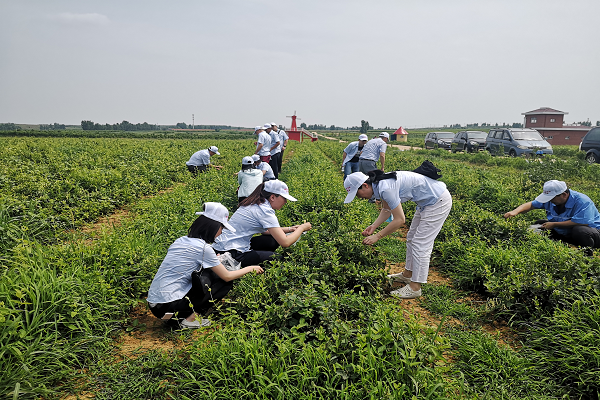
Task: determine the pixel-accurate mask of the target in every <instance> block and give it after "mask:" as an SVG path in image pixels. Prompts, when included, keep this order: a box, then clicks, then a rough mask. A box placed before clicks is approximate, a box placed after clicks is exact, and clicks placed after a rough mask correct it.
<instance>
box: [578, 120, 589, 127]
mask: <svg viewBox="0 0 600 400" xmlns="http://www.w3.org/2000/svg"><path fill="white" fill-rule="evenodd" d="M578 124H579V125H582V126H592V121H581V122H578Z"/></svg>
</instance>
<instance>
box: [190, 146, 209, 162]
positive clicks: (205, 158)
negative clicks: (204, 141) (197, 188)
mask: <svg viewBox="0 0 600 400" xmlns="http://www.w3.org/2000/svg"><path fill="white" fill-rule="evenodd" d="M208 164H210V153H209V152H208V149H204V150H200V151H197V152H195V153H194V154H192V156H191V157H190V159H189V160H188V162H186V163H185V165H208Z"/></svg>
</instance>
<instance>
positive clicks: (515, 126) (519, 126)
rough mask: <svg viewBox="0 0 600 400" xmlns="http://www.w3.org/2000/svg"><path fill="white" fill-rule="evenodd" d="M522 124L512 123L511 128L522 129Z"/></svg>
mask: <svg viewBox="0 0 600 400" xmlns="http://www.w3.org/2000/svg"><path fill="white" fill-rule="evenodd" d="M522 127H523V124H522V123H520V122H513V124H512V125H511V128H522Z"/></svg>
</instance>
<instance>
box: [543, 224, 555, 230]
mask: <svg viewBox="0 0 600 400" xmlns="http://www.w3.org/2000/svg"><path fill="white" fill-rule="evenodd" d="M555 227H556V222H544V223H543V224H542V229H553V228H555Z"/></svg>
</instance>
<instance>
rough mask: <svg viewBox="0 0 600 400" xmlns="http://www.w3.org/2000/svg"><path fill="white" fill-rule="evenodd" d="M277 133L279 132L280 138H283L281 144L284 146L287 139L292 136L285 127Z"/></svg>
mask: <svg viewBox="0 0 600 400" xmlns="http://www.w3.org/2000/svg"><path fill="white" fill-rule="evenodd" d="M277 133H279V140H281V146H283V144H284V143H285V141H286V140H288V139H289V138H290V137H289V136H288V134H287V133H285V131H284V130H283V129H280V130H279V131H278V132H277Z"/></svg>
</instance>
